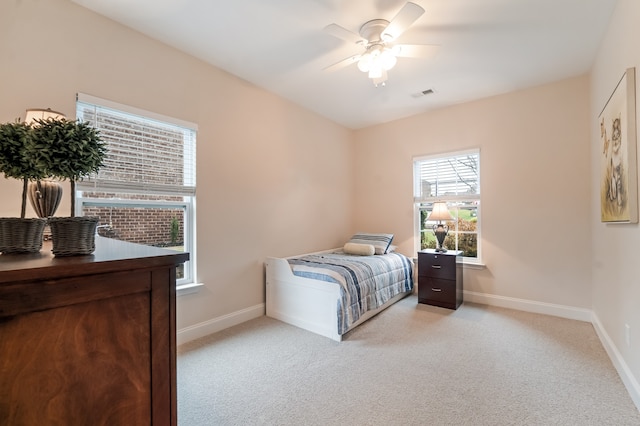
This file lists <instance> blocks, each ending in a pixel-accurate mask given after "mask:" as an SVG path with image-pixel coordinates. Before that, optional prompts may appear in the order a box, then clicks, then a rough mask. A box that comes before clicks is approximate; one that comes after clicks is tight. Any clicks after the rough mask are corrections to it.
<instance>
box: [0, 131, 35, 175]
mask: <svg viewBox="0 0 640 426" xmlns="http://www.w3.org/2000/svg"><path fill="white" fill-rule="evenodd" d="M32 150H33V138H32V128H31V126H29V125H28V124H25V123H23V122H20V121H16V122H15V123H4V124H0V171H1V172H2V173H4V175H5V177H7V178H14V179H29V180H36V179H40V178H43V177H44V176H45V173H44V170H43V169H42V168H40V167H38V165H37V164H36V162H35V161H34V158H33V156H32V155H31V152H32Z"/></svg>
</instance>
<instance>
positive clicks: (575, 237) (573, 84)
mask: <svg viewBox="0 0 640 426" xmlns="http://www.w3.org/2000/svg"><path fill="white" fill-rule="evenodd" d="M588 88H589V86H588V78H587V77H586V76H585V77H578V78H573V79H569V80H565V81H560V82H557V83H553V84H549V85H545V86H542V87H536V88H533V89H529V90H524V91H519V92H514V93H510V94H506V95H502V96H496V97H492V98H489V99H484V100H481V101H477V102H472V103H467V104H464V105H458V106H454V107H451V108H447V109H441V110H438V111H434V112H427V113H424V114H422V115H418V116H414V117H410V118H407V119H403V120H399V121H395V122H392V123H388V124H384V125H380V126H376V127H370V128H367V129H364V130H360V131H357V132H356V164H357V166H356V212H355V213H356V217H357V221H356V227H357V228H358V229H379V230H387V229H390V230H391V231H393V232H394V233H395V234H396V240H395V242H396V244H399V248H400V250H401V251H402V252H404V253H405V254H411V253H413V250H414V240H413V229H414V222H413V221H414V212H413V193H412V187H413V186H412V185H413V169H412V157H413V156H419V155H426V154H435V153H442V152H450V151H456V150H464V149H469V148H480V161H481V164H480V179H481V191H482V204H481V213H480V214H481V219H482V220H481V226H482V242H481V244H482V260H483V262H484V263H485V264H486V269H484V270H471V269H467V270H465V290H469V291H473V292H478V293H485V294H490V295H497V296H506V297H513V298H519V299H525V300H530V301H537V302H546V303H552V304H560V305H566V306H571V307H578V308H590V306H591V277H590V257H589V253H588V252H587V253H585V249H586V250H587V251H588V248H589V246H590V244H591V232H590V227H589V217H590V216H589V208H590V207H591V204H590V185H589V179H588V178H587V176H589V173H590V169H589V167H590V157H589V148H588V147H589V109H588V104H589V97H588ZM435 96H437V94H436V95H435ZM372 212H375V213H373V214H372Z"/></svg>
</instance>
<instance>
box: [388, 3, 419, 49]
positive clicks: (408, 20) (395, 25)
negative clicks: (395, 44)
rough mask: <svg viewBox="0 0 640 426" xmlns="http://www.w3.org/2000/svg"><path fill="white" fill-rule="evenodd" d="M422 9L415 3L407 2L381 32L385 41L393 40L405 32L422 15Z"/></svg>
mask: <svg viewBox="0 0 640 426" xmlns="http://www.w3.org/2000/svg"><path fill="white" fill-rule="evenodd" d="M423 13H424V9H423V8H422V7H420V6H418V5H417V4H415V3H411V2H407V4H405V5H404V6H403V7H402V9H400V11H399V12H398V13H397V14H396V16H395V17H394V18H393V19H392V20H391V22H389V25H387V28H385V29H384V31H383V32H382V37H383V39H384V40H385V41H390V40H395V39H397V38H398V37H400V34H402V33H403V32H405V30H406V29H407V28H409V27H410V26H411V24H413V23H414V22H415V21H416V20H417V19H418V18H419V17H420V16H422V14H423Z"/></svg>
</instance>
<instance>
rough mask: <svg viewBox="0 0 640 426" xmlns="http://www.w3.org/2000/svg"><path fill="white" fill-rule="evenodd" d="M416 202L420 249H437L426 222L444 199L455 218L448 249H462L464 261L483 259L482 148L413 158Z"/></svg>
mask: <svg viewBox="0 0 640 426" xmlns="http://www.w3.org/2000/svg"><path fill="white" fill-rule="evenodd" d="M413 177H414V190H413V194H414V204H415V217H416V227H415V229H416V241H417V242H419V243H417V244H416V245H417V247H418V250H423V249H426V248H436V238H435V235H434V233H433V226H434V225H436V224H437V222H432V221H427V218H428V216H429V213H431V210H432V208H433V203H434V202H436V201H445V202H446V203H447V206H448V207H449V212H450V213H451V216H453V219H452V220H451V221H447V223H446V225H447V226H448V228H449V233H448V235H447V237H446V239H445V243H444V245H445V247H446V248H447V249H454V250H462V251H463V252H464V253H463V256H464V258H465V262H469V263H479V260H480V151H479V150H471V151H463V152H454V153H448V154H442V155H434V156H425V157H418V158H414V161H413Z"/></svg>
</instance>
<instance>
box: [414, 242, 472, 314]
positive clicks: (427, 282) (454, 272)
mask: <svg viewBox="0 0 640 426" xmlns="http://www.w3.org/2000/svg"><path fill="white" fill-rule="evenodd" d="M418 302H419V303H426V304H428V305H434V306H440V307H442V308H449V309H458V306H460V304H462V252H461V251H455V250H449V251H447V252H445V253H439V252H436V251H435V250H431V249H427V250H421V251H419V252H418Z"/></svg>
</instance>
